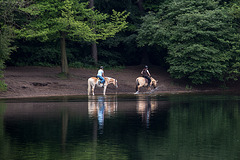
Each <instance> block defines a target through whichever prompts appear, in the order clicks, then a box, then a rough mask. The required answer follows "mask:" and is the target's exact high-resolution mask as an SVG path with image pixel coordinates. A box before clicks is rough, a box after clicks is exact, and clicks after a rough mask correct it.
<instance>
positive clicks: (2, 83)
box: [0, 80, 7, 92]
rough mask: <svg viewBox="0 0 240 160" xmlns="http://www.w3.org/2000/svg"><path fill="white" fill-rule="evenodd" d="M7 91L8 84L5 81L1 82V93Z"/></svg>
mask: <svg viewBox="0 0 240 160" xmlns="http://www.w3.org/2000/svg"><path fill="white" fill-rule="evenodd" d="M6 90H7V84H6V83H5V82H4V81H2V80H1V81H0V92H2V91H6Z"/></svg>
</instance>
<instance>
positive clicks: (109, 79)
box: [108, 77, 118, 88]
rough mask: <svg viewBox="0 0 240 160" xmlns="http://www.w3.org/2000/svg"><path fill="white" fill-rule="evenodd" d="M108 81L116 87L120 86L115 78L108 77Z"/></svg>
mask: <svg viewBox="0 0 240 160" xmlns="http://www.w3.org/2000/svg"><path fill="white" fill-rule="evenodd" d="M108 83H109V84H110V83H112V84H113V85H114V86H115V87H116V88H118V84H117V80H116V79H114V78H110V77H108Z"/></svg>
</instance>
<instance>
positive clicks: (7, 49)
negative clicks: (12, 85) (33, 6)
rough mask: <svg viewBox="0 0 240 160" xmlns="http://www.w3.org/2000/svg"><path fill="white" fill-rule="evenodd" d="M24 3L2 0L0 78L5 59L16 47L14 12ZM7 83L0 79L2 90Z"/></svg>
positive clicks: (0, 12)
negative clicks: (14, 42) (14, 44)
mask: <svg viewBox="0 0 240 160" xmlns="http://www.w3.org/2000/svg"><path fill="white" fill-rule="evenodd" d="M21 4H22V3H20V2H19V3H18V2H17V1H15V0H12V1H3V0H0V78H3V77H4V75H3V72H2V70H3V69H4V68H5V61H6V60H7V59H9V56H10V54H11V53H12V52H13V51H14V50H15V49H16V46H13V45H12V42H13V40H14V38H15V36H14V32H13V24H14V22H15V17H14V14H13V12H16V11H17V7H18V6H19V5H21ZM5 89H6V84H5V83H4V82H3V81H0V90H5Z"/></svg>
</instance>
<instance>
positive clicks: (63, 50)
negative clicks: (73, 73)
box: [61, 32, 69, 75]
mask: <svg viewBox="0 0 240 160" xmlns="http://www.w3.org/2000/svg"><path fill="white" fill-rule="evenodd" d="M65 37H66V33H64V32H61V62H62V65H61V72H62V73H65V74H66V75H68V74H69V73H68V62H67V53H66V40H65Z"/></svg>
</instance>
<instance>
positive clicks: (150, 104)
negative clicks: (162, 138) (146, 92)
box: [136, 96, 158, 128]
mask: <svg viewBox="0 0 240 160" xmlns="http://www.w3.org/2000/svg"><path fill="white" fill-rule="evenodd" d="M157 106H158V103H157V101H154V100H152V99H151V97H149V96H147V97H146V99H142V97H140V96H139V97H138V100H137V101H136V107H137V113H138V114H140V115H141V117H142V122H144V123H145V124H146V127H147V128H148V127H149V123H150V117H151V113H152V112H154V111H155V110H156V108H157Z"/></svg>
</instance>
